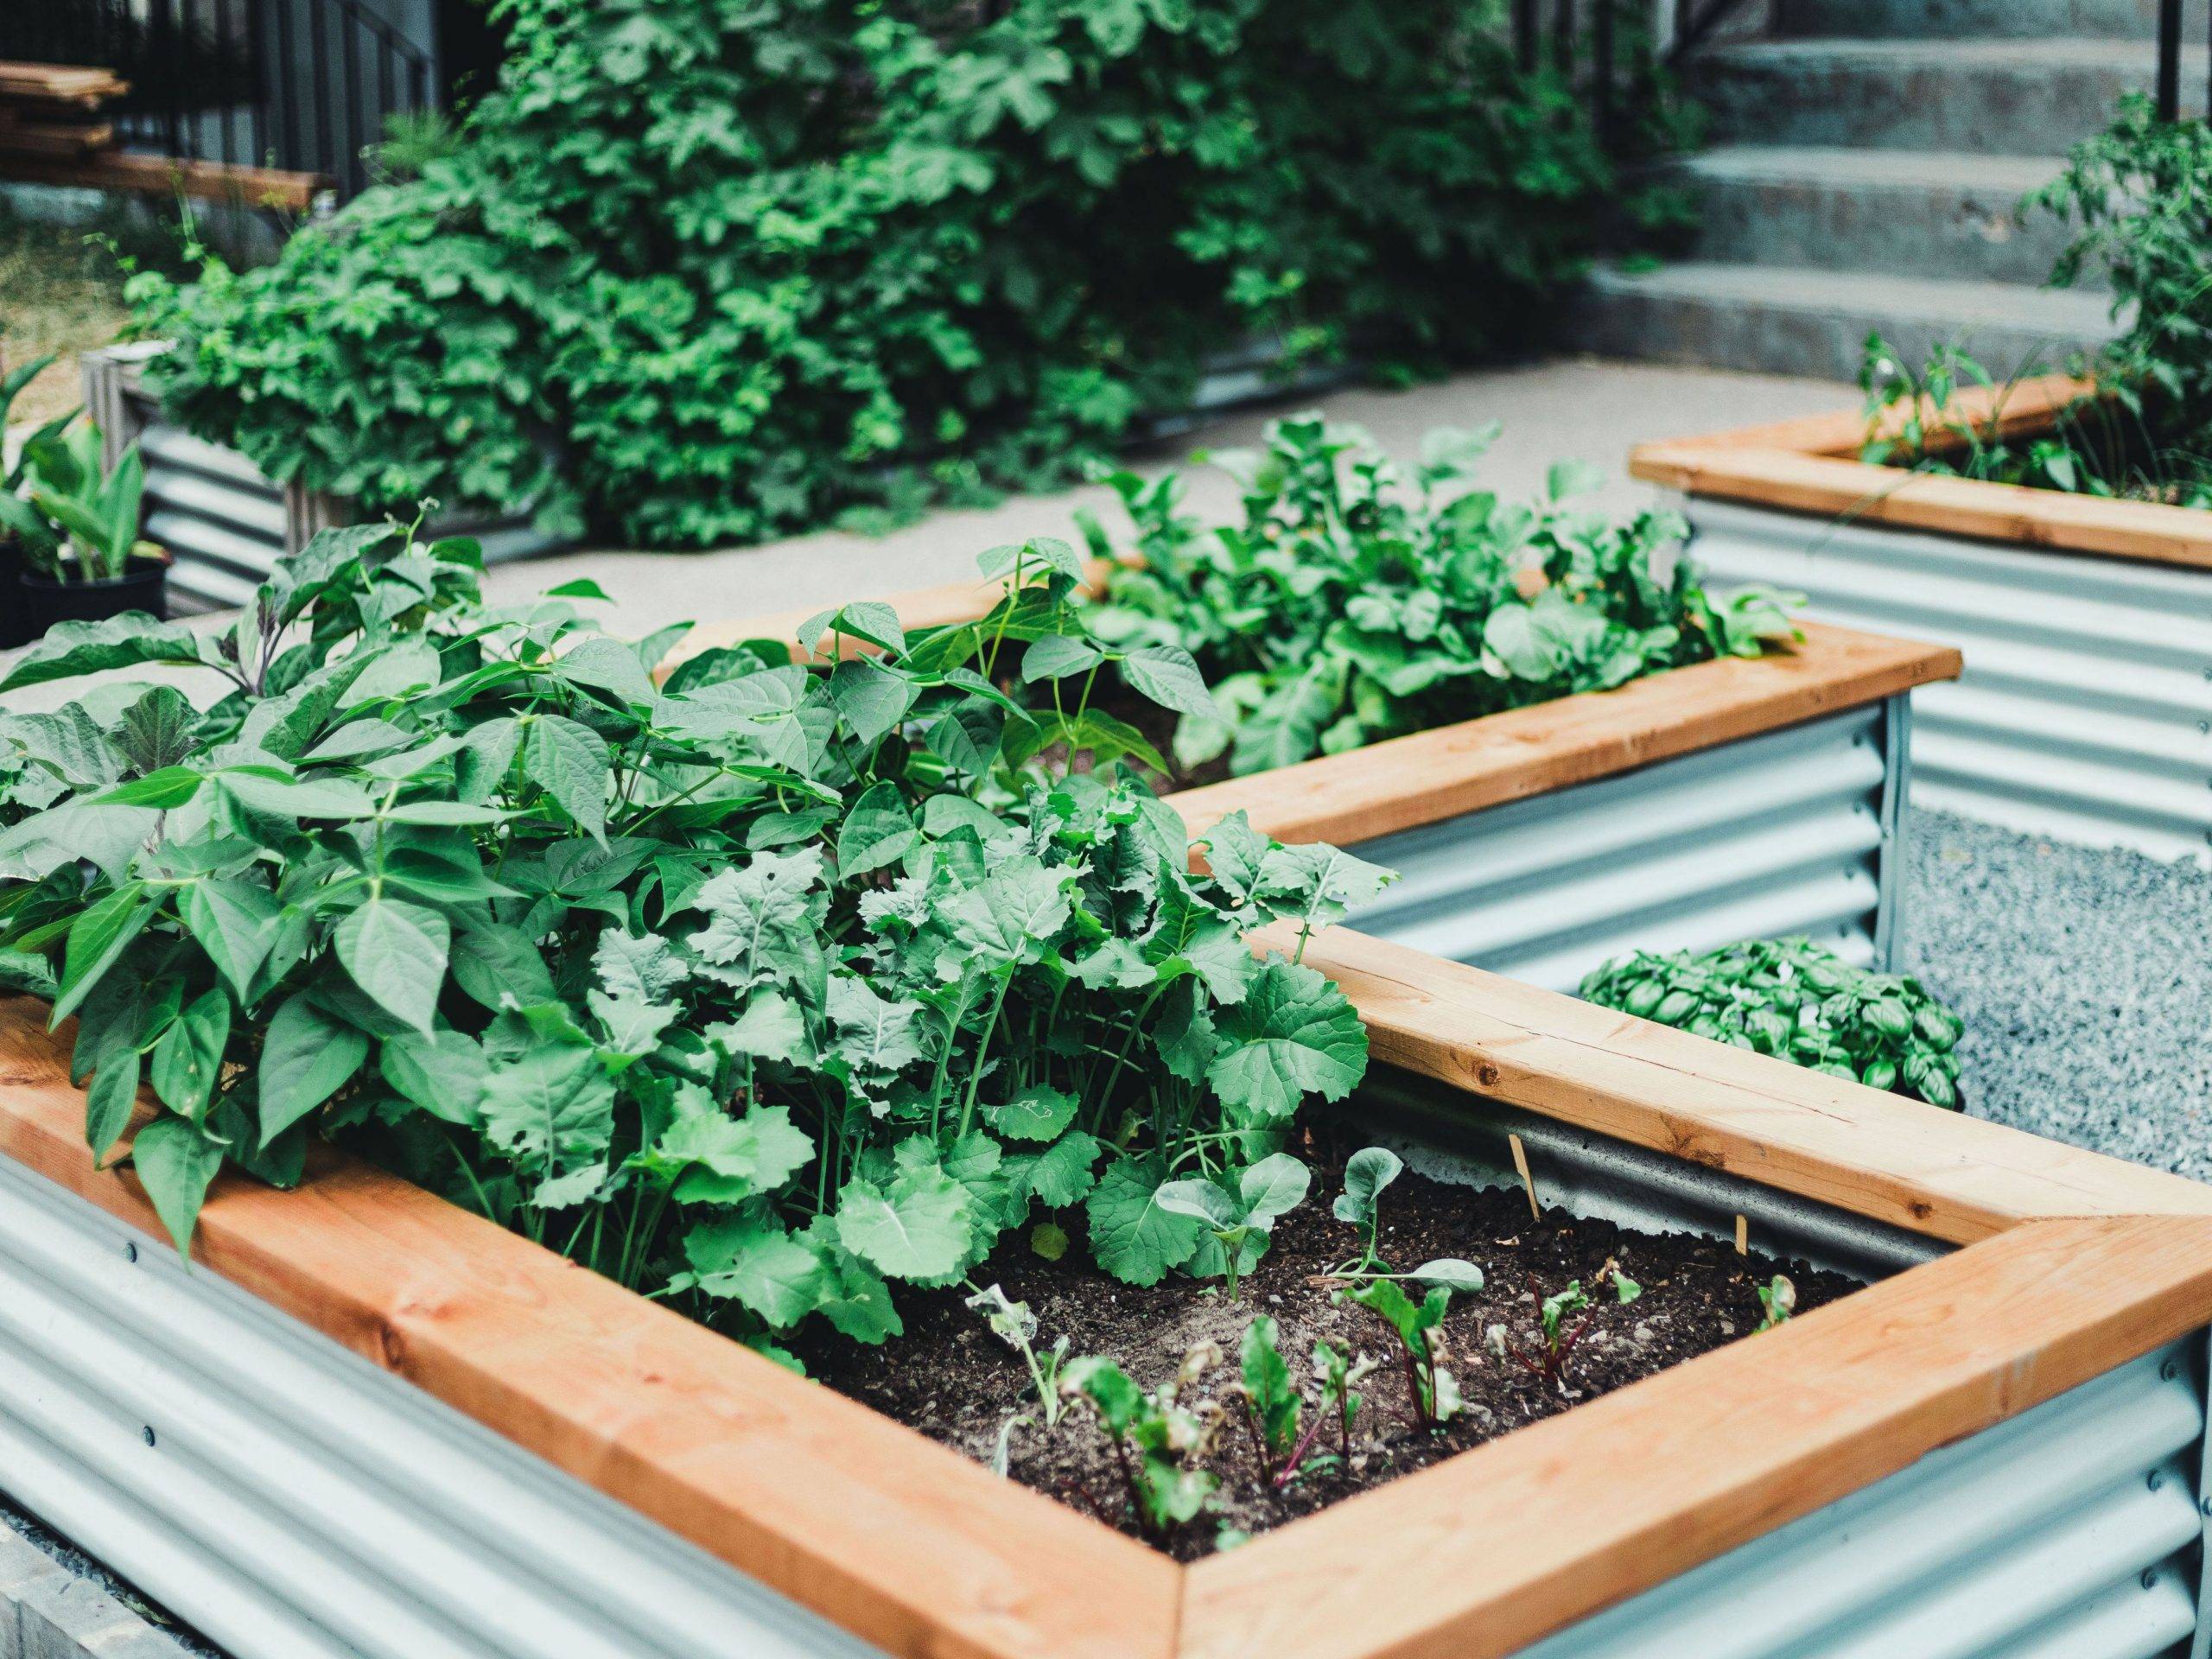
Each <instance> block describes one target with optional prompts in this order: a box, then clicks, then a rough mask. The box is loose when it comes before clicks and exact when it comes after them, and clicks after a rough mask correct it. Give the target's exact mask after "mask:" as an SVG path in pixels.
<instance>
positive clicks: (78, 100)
mask: <svg viewBox="0 0 2212 1659" xmlns="http://www.w3.org/2000/svg"><path fill="white" fill-rule="evenodd" d="M129 91H130V82H129V81H127V80H125V79H123V78H122V77H121V76H119V75H118V74H117V73H115V72H114V71H113V70H112V69H102V68H98V67H87V66H86V65H82V64H68V63H21V62H0V99H10V100H15V101H20V102H24V103H32V104H47V105H54V104H63V105H78V106H80V107H86V108H89V107H91V106H92V105H97V104H99V103H101V102H103V101H105V99H111V98H120V97H121V96H122V95H123V94H124V93H125V92H129Z"/></svg>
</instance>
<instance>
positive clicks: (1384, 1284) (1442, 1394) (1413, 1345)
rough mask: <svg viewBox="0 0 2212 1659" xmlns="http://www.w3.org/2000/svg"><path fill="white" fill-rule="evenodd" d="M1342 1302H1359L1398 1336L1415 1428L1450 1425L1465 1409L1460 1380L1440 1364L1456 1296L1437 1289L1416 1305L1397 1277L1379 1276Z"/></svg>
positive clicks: (1340, 1296)
mask: <svg viewBox="0 0 2212 1659" xmlns="http://www.w3.org/2000/svg"><path fill="white" fill-rule="evenodd" d="M1337 1300H1338V1301H1340V1302H1341V1301H1350V1302H1356V1303H1357V1304H1358V1305H1359V1306H1362V1307H1363V1308H1365V1309H1367V1310H1368V1311H1369V1312H1370V1313H1373V1314H1374V1315H1375V1316H1376V1318H1377V1319H1381V1320H1382V1321H1383V1324H1385V1325H1388V1326H1389V1328H1390V1331H1391V1332H1392V1334H1393V1335H1395V1337H1396V1338H1398V1344H1399V1347H1400V1349H1401V1350H1402V1353H1403V1355H1404V1358H1405V1366H1406V1395H1407V1405H1408V1413H1409V1414H1410V1415H1411V1416H1412V1418H1413V1421H1414V1427H1417V1428H1426V1429H1438V1428H1441V1427H1444V1425H1445V1424H1446V1423H1447V1422H1449V1421H1451V1420H1452V1417H1453V1416H1455V1415H1456V1414H1458V1412H1459V1381H1458V1379H1457V1378H1455V1377H1454V1376H1452V1373H1451V1372H1450V1371H1448V1370H1445V1368H1444V1367H1443V1366H1441V1365H1440V1364H1438V1363H1436V1361H1437V1357H1438V1355H1439V1353H1440V1351H1441V1350H1442V1348H1443V1340H1442V1335H1441V1331H1440V1327H1441V1326H1442V1325H1443V1323H1444V1315H1445V1313H1446V1311H1447V1310H1448V1309H1449V1308H1450V1307H1451V1306H1452V1293H1451V1292H1450V1291H1449V1290H1448V1289H1446V1287H1443V1286H1442V1285H1437V1286H1435V1287H1432V1288H1431V1289H1430V1291H1429V1293H1428V1294H1427V1296H1426V1297H1425V1298H1423V1299H1422V1300H1421V1301H1419V1302H1415V1301H1414V1300H1413V1299H1412V1298H1410V1297H1408V1295H1407V1294H1406V1293H1405V1292H1404V1291H1402V1290H1401V1289H1399V1288H1398V1285H1397V1281H1395V1279H1386V1278H1373V1279H1368V1280H1365V1281H1362V1282H1361V1283H1360V1284H1359V1285H1358V1286H1357V1287H1355V1288H1353V1289H1351V1290H1340V1291H1338V1293H1337Z"/></svg>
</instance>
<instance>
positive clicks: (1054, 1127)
mask: <svg viewBox="0 0 2212 1659" xmlns="http://www.w3.org/2000/svg"><path fill="white" fill-rule="evenodd" d="M1076 1106H1077V1101H1076V1097H1075V1096H1073V1095H1071V1094H1069V1093H1068V1092H1067V1091H1066V1090H1064V1089H1055V1088H1053V1087H1052V1086H1051V1085H1050V1084H1042V1083H1033V1084H1030V1085H1029V1087H1027V1089H1024V1090H1022V1091H1021V1092H1020V1094H1018V1095H1016V1096H1014V1098H1013V1099H1012V1100H1009V1101H1007V1102H1006V1103H1004V1104H1002V1105H997V1106H986V1107H984V1108H983V1121H984V1122H987V1123H988V1124H989V1125H990V1126H991V1127H992V1128H995V1129H996V1130H997V1131H998V1132H999V1133H1000V1134H1001V1135H1004V1136H1006V1137H1007V1140H1009V1141H1051V1140H1054V1139H1056V1138H1057V1137H1058V1135H1059V1134H1060V1132H1061V1131H1062V1130H1063V1129H1065V1128H1067V1126H1068V1125H1069V1124H1070V1123H1071V1122H1074V1121H1075V1109H1076Z"/></svg>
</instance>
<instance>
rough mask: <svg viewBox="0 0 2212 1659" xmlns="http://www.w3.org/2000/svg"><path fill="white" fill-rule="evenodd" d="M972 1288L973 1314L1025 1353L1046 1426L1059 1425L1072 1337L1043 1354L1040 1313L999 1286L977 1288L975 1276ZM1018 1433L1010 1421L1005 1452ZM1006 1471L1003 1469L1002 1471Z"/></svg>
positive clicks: (1011, 1345)
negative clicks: (1063, 1376)
mask: <svg viewBox="0 0 2212 1659" xmlns="http://www.w3.org/2000/svg"><path fill="white" fill-rule="evenodd" d="M968 1288H969V1289H970V1290H972V1291H975V1293H976V1294H974V1295H972V1296H970V1297H969V1299H968V1302H967V1306H968V1307H969V1311H970V1312H972V1313H981V1314H982V1316H983V1319H984V1321H985V1322H986V1323H987V1324H988V1325H989V1326H990V1327H991V1334H992V1335H994V1336H995V1337H996V1338H999V1340H1000V1341H1001V1342H1003V1343H1005V1344H1006V1345H1007V1347H1009V1348H1011V1349H1013V1350H1014V1352H1016V1353H1017V1354H1020V1356H1021V1363H1023V1364H1025V1365H1027V1367H1028V1368H1029V1380H1030V1383H1032V1384H1033V1386H1034V1387H1035V1389H1036V1390H1037V1399H1038V1402H1039V1404H1041V1405H1042V1406H1043V1407H1044V1408H1045V1427H1046V1428H1058V1427H1059V1424H1060V1413H1061V1412H1062V1411H1063V1410H1064V1409H1065V1403H1064V1402H1062V1400H1061V1398H1060V1390H1059V1386H1058V1384H1059V1375H1060V1367H1061V1365H1062V1364H1063V1363H1065V1361H1066V1359H1067V1357H1068V1339H1067V1338H1065V1336H1064V1337H1062V1338H1059V1340H1058V1341H1057V1342H1055V1343H1054V1344H1052V1348H1051V1349H1050V1351H1047V1352H1046V1353H1045V1354H1044V1355H1042V1356H1041V1357H1040V1356H1039V1354H1038V1352H1037V1316H1036V1315H1035V1314H1034V1313H1031V1312H1030V1311H1029V1304H1028V1303H1027V1302H1017V1301H1014V1300H1011V1299H1010V1298H1009V1297H1008V1296H1007V1294H1006V1292H1005V1291H1003V1290H1001V1288H1000V1287H998V1286H996V1285H986V1286H984V1287H982V1289H980V1290H976V1282H975V1281H973V1280H972V1279H971V1280H969V1281H968ZM1013 1432H1014V1427H1013V1423H1012V1422H1011V1421H1009V1423H1008V1424H1007V1430H1006V1433H1005V1434H1003V1435H1001V1456H1003V1453H1004V1449H1005V1448H1004V1442H1005V1440H1007V1438H1008V1437H1010V1436H1011V1435H1012V1433H1013ZM1001 1472H1003V1471H1001Z"/></svg>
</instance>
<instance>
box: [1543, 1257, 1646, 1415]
mask: <svg viewBox="0 0 2212 1659" xmlns="http://www.w3.org/2000/svg"><path fill="white" fill-rule="evenodd" d="M1638 1294H1642V1293H1641V1291H1640V1290H1639V1292H1638ZM1622 1300H1630V1299H1629V1298H1626V1297H1624V1298H1623V1299H1622ZM1577 1313H1580V1315H1582V1317H1581V1318H1580V1319H1578V1320H1576V1321H1575V1323H1574V1324H1573V1325H1568V1324H1567V1320H1568V1319H1570V1318H1571V1317H1572V1316H1573V1315H1574V1314H1577ZM1597 1318H1598V1316H1597V1314H1596V1313H1594V1312H1592V1309H1591V1303H1590V1297H1589V1295H1588V1294H1587V1293H1586V1291H1584V1289H1583V1288H1582V1281H1580V1279H1571V1280H1569V1281H1567V1288H1566V1289H1565V1290H1562V1291H1560V1293H1559V1294H1557V1295H1555V1296H1547V1297H1545V1298H1544V1300H1543V1302H1542V1304H1541V1306H1540V1307H1539V1308H1538V1310H1537V1322H1538V1324H1539V1325H1540V1326H1541V1329H1542V1332H1543V1344H1542V1346H1541V1347H1540V1348H1538V1349H1537V1350H1536V1351H1535V1352H1534V1353H1531V1352H1529V1351H1528V1350H1527V1349H1525V1348H1523V1347H1522V1346H1521V1344H1519V1343H1515V1344H1512V1345H1511V1352H1512V1355H1513V1357H1514V1358H1516V1360H1518V1361H1520V1362H1521V1363H1522V1366H1523V1367H1524V1368H1525V1369H1526V1370H1529V1372H1531V1373H1533V1374H1534V1375H1535V1376H1536V1377H1537V1378H1539V1379H1540V1380H1541V1382H1542V1383H1544V1385H1545V1386H1546V1387H1548V1388H1554V1389H1559V1390H1560V1392H1561V1393H1565V1392H1566V1389H1567V1360H1568V1359H1569V1358H1570V1357H1572V1356H1573V1352H1574V1350H1575V1347H1576V1345H1577V1344H1579V1343H1580V1342H1581V1340H1582V1338H1584V1337H1585V1336H1586V1335H1588V1334H1589V1331H1590V1327H1591V1325H1593V1324H1594V1323H1596V1321H1597Z"/></svg>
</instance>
